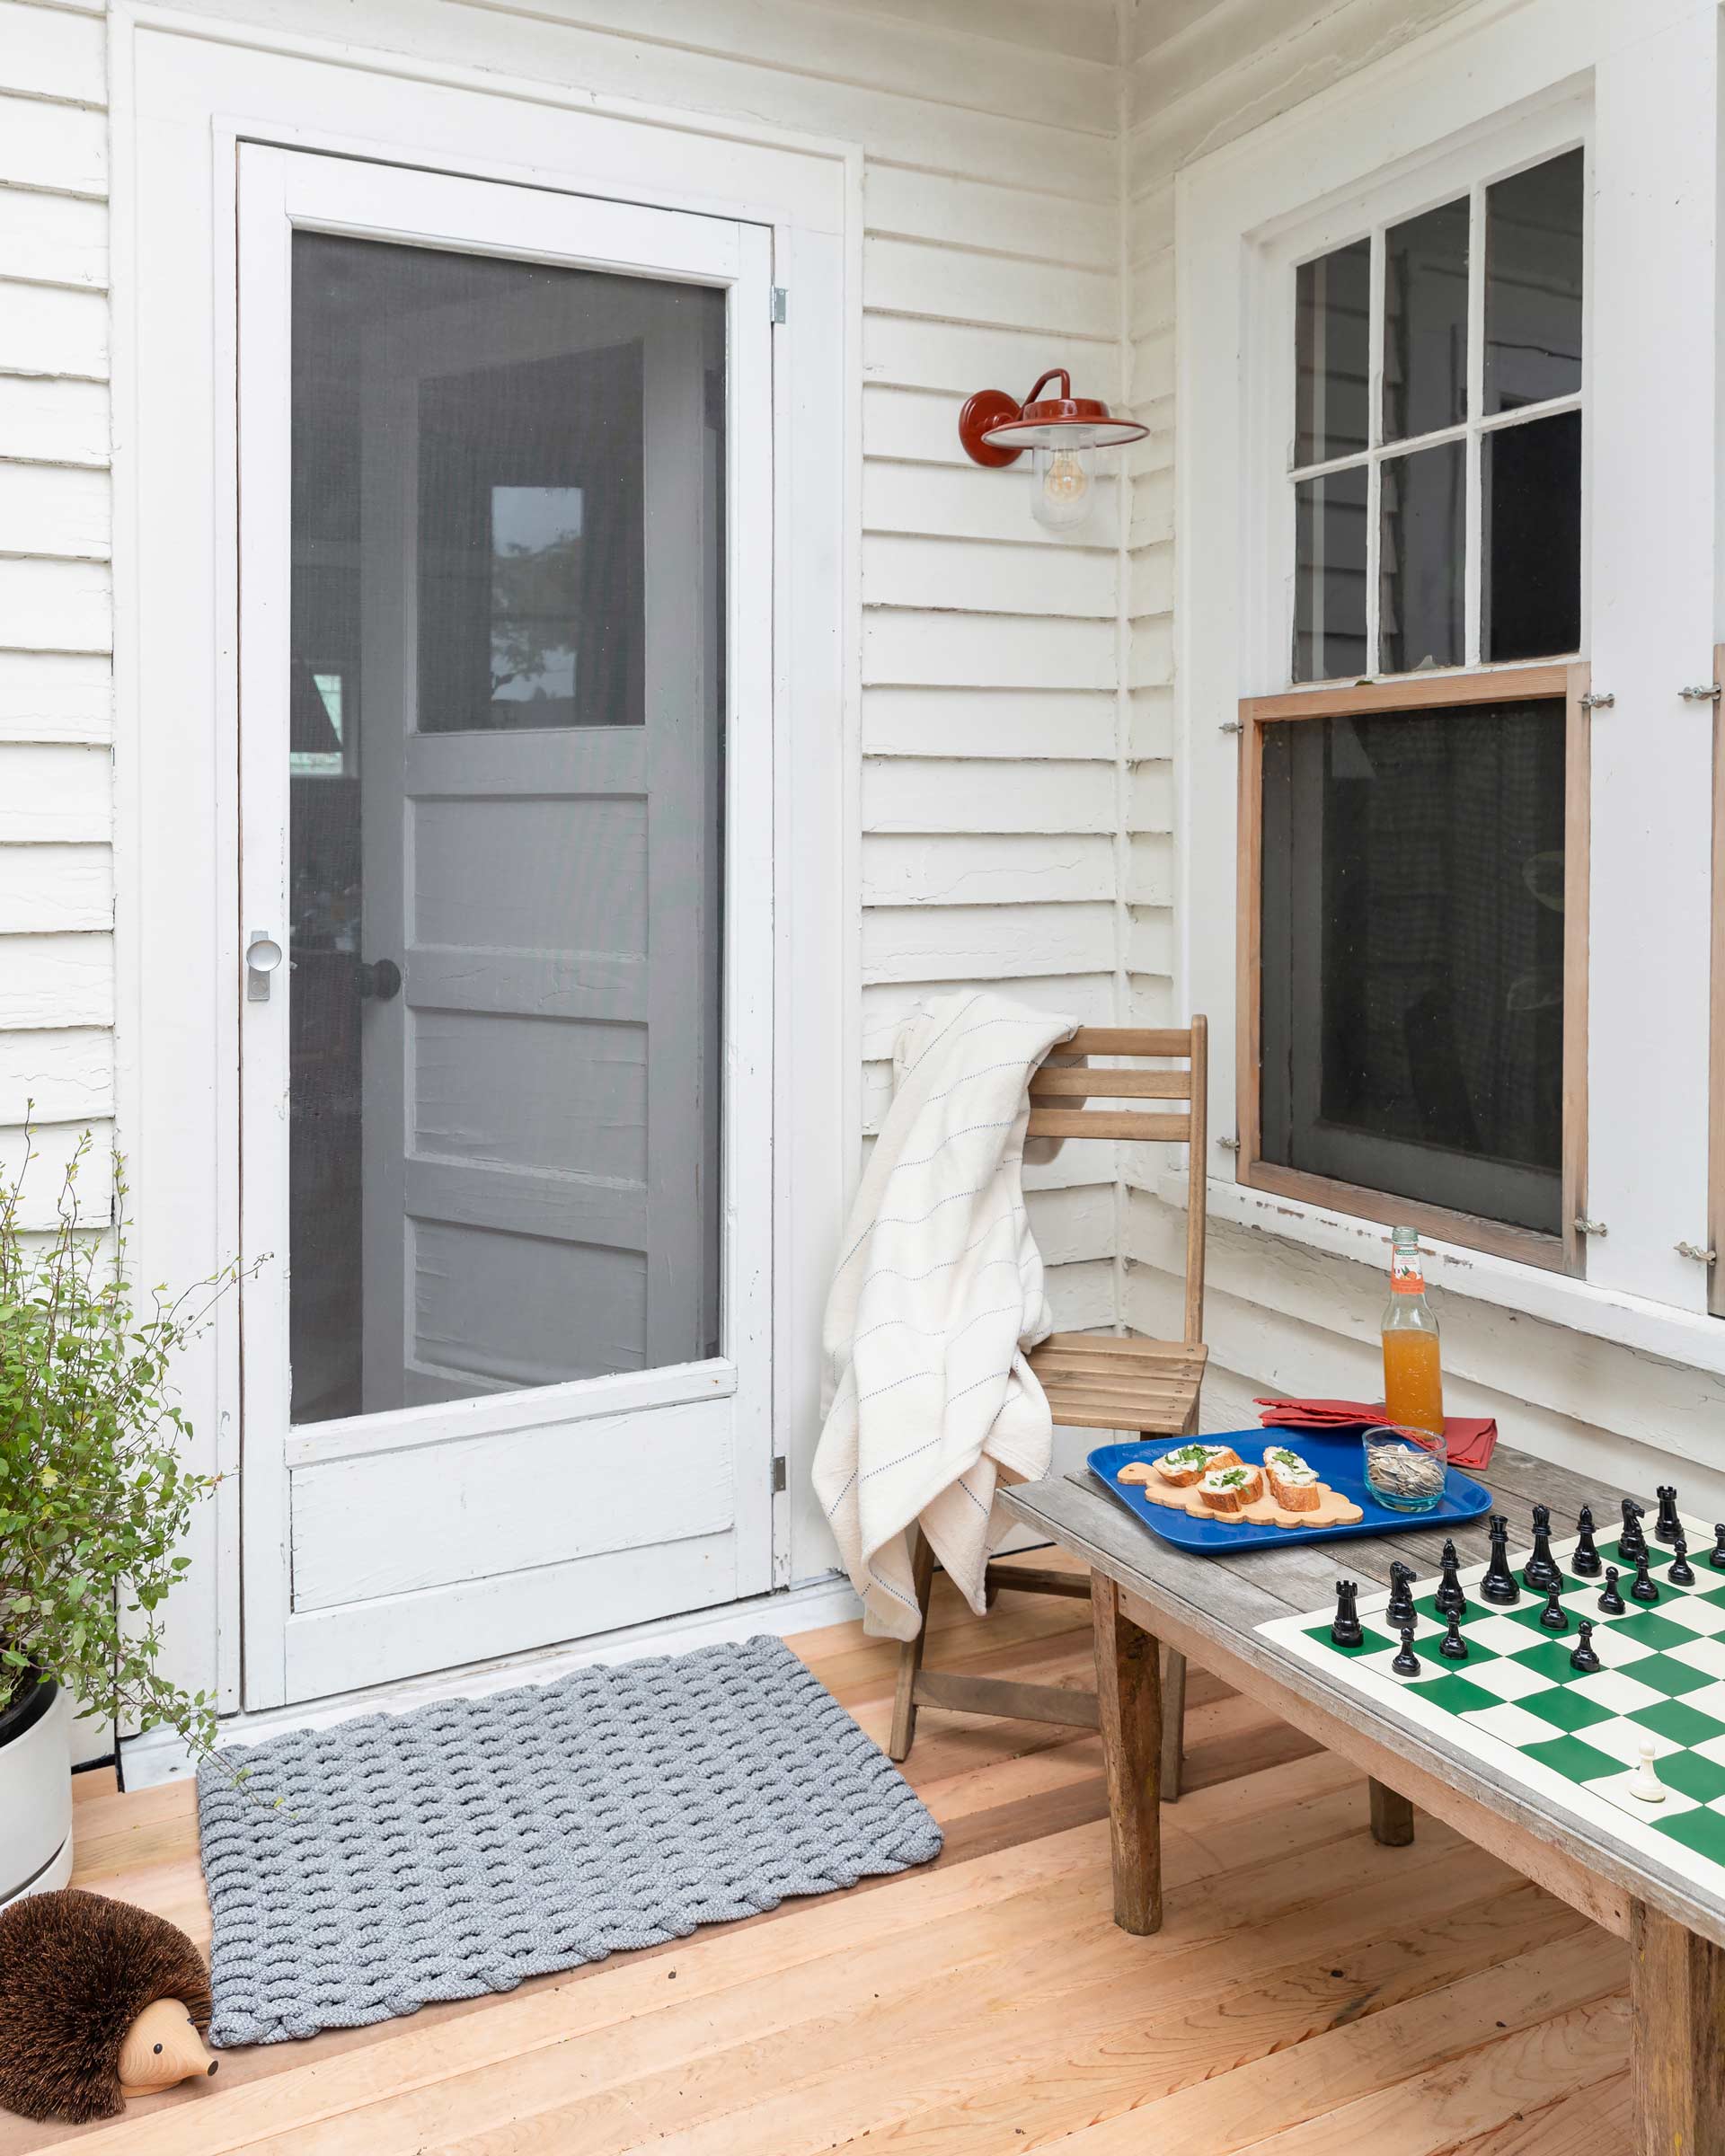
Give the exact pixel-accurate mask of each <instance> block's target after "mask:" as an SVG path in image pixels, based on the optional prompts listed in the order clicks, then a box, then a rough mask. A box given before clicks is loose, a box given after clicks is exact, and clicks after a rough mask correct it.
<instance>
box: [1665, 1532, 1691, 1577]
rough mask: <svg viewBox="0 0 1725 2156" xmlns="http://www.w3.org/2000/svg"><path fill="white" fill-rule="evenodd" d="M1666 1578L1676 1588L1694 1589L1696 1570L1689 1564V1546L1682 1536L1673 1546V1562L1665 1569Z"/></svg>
mask: <svg viewBox="0 0 1725 2156" xmlns="http://www.w3.org/2000/svg"><path fill="white" fill-rule="evenodd" d="M1665 1577H1667V1578H1668V1580H1669V1581H1670V1582H1671V1585H1672V1586H1674V1587H1693V1586H1694V1584H1695V1568H1694V1566H1693V1565H1692V1564H1691V1563H1690V1562H1689V1545H1688V1543H1687V1542H1685V1541H1684V1539H1683V1537H1682V1536H1681V1535H1679V1536H1678V1537H1677V1539H1676V1542H1674V1543H1673V1544H1672V1548H1671V1562H1670V1563H1669V1564H1668V1566H1667V1567H1666V1568H1665Z"/></svg>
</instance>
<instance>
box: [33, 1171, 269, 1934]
mask: <svg viewBox="0 0 1725 2156" xmlns="http://www.w3.org/2000/svg"><path fill="white" fill-rule="evenodd" d="M90 1150H91V1147H90V1140H89V1136H88V1135H87V1134H86V1135H85V1137H84V1140H83V1142H82V1143H81V1144H79V1145H78V1147H77V1148H76V1150H75V1153H74V1155H73V1158H72V1161H71V1162H70V1163H69V1165H68V1167H67V1169H66V1176H65V1180H64V1182H63V1184H62V1186H61V1188H60V1191H59V1194H58V1201H57V1206H56V1210H55V1217H54V1220H53V1222H52V1223H51V1224H49V1225H48V1226H47V1227H45V1228H42V1229H39V1230H37V1231H34V1232H31V1231H29V1230H27V1229H26V1226H25V1224H24V1221H25V1215H24V1211H23V1189H24V1181H25V1178H26V1176H27V1175H28V1172H29V1168H30V1163H31V1161H32V1160H33V1159H34V1158H35V1157H36V1156H35V1153H34V1152H33V1150H32V1148H31V1143H30V1133H29V1131H28V1130H26V1134H25V1156H24V1165H23V1167H22V1169H21V1170H20V1171H19V1173H18V1175H17V1177H16V1178H15V1179H14V1180H13V1181H12V1183H11V1184H10V1185H9V1186H0V1905H3V1904H4V1903H5V1902H7V1901H8V1900H10V1899H12V1898H13V1896H14V1895H19V1894H21V1893H25V1892H39V1891H41V1890H43V1889H45V1888H48V1887H50V1886H63V1885H64V1884H65V1882H66V1878H67V1876H68V1875H69V1873H70V1870H71V1865H72V1804H71V1776H70V1759H69V1753H68V1745H69V1740H70V1725H71V1715H72V1707H73V1702H74V1701H76V1702H77V1703H78V1705H79V1707H80V1708H81V1709H82V1710H83V1711H84V1712H86V1713H90V1714H93V1715H96V1716H99V1717H101V1718H102V1719H112V1720H115V1721H119V1720H127V1721H130V1722H133V1723H135V1724H136V1725H137V1727H140V1728H144V1727H150V1726H151V1725H153V1724H156V1723H166V1724H168V1725H170V1726H171V1727H173V1728H174V1729H175V1730H177V1731H178V1732H179V1734H180V1736H181V1737H182V1738H183V1739H184V1740H185V1742H186V1743H187V1744H188V1745H190V1747H191V1749H192V1750H193V1751H194V1752H196V1753H200V1754H208V1752H209V1750H210V1748H211V1746H212V1745H213V1742H214V1738H215V1733H216V1710H215V1701H214V1700H213V1699H212V1697H211V1696H210V1695H209V1694H208V1692H187V1691H186V1690H184V1689H183V1688H182V1687H181V1686H180V1685H178V1684H176V1683H173V1681H172V1680H171V1679H170V1678H168V1677H167V1676H165V1675H164V1674H163V1673H162V1672H161V1671H160V1670H159V1669H158V1668H157V1666H156V1660H157V1656H158V1653H159V1651H160V1648H161V1644H162V1625H161V1612H162V1608H163V1604H164V1602H165V1601H166V1598H167V1595H168V1593H169V1590H170V1589H171V1588H172V1587H173V1584H174V1582H175V1581H176V1579H178V1578H179V1577H180V1576H181V1574H182V1573H183V1572H184V1571H185V1570H186V1569H187V1567H188V1563H189V1560H187V1559H186V1558H185V1557H183V1556H182V1555H181V1554H180V1544H181V1540H182V1538H183V1536H184V1533H185V1530H186V1527H187V1525H188V1524H189V1522H190V1518H191V1515H192V1513H193V1511H194V1509H195V1508H196V1507H197V1506H198V1505H199V1503H201V1501H202V1500H203V1498H205V1497H206V1496H207V1495H208V1492H209V1490H210V1489H212V1488H213V1487H214V1484H215V1480H216V1478H214V1477H212V1476H208V1475H199V1474H193V1473H191V1472H190V1471H188V1470H187V1468H186V1467H185V1465H184V1458H185V1454H186V1450H187V1448H188V1441H189V1440H190V1436H191V1431H190V1426H189V1425H188V1423H187V1421H186V1419H185V1417H184V1416H183V1414H182V1413H181V1410H180V1408H179V1406H178V1405H177V1403H176V1400H175V1396H174V1392H173V1383H172V1375H171V1371H172V1365H173V1362H174V1359H175V1357H176V1356H178V1354H179V1352H180V1350H181V1348H182V1347H184V1346H185V1345H186V1343H187V1342H188V1341H189V1340H190V1339H192V1338H194V1337H195V1336H196V1334H197V1333H198V1332H199V1330H200V1329H201V1328H202V1326H203V1325H204V1323H205V1322H206V1321H207V1320H208V1315H209V1312H210V1309H211V1306H212V1305H213V1303H214V1302H215V1301H216V1300H217V1298H218V1297H219V1296H220V1295H221V1294H223V1293H224V1292H225V1290H226V1288H227V1287H229V1286H232V1285H233V1284H234V1280H235V1279H236V1278H237V1277H238V1272H237V1268H234V1267H233V1266H229V1267H227V1268H224V1270H223V1271H221V1272H220V1273H217V1274H216V1275H214V1276H213V1277H211V1278H209V1279H208V1280H204V1281H201V1282H199V1284H198V1285H197V1286H194V1287H192V1288H190V1289H189V1290H187V1291H186V1292H185V1293H184V1294H180V1295H178V1296H175V1297H170V1296H169V1295H168V1294H166V1292H165V1291H164V1290H162V1289H155V1290H154V1291H148V1292H144V1293H140V1292H139V1291H138V1290H137V1288H136V1287H135V1286H134V1284H133V1282H132V1280H131V1279H130V1277H129V1275H128V1268H127V1250H126V1238H125V1231H124V1225H123V1223H124V1214H125V1206H124V1197H125V1184H124V1178H123V1175H122V1174H121V1171H120V1167H119V1162H118V1161H116V1162H115V1186H116V1190H117V1193H118V1196H117V1198H116V1202H115V1205H114V1206H113V1208H112V1212H113V1215H114V1218H115V1219H116V1221H118V1222H119V1223H120V1225H119V1226H115V1227H111V1226H110V1223H109V1219H108V1217H107V1215H108V1213H109V1208H108V1207H107V1206H103V1207H102V1215H103V1216H102V1219H101V1221H100V1223H99V1224H91V1223H89V1222H86V1221H84V1220H83V1219H81V1217H80V1215H79V1209H78V1199H77V1179H78V1173H79V1171H80V1169H81V1168H82V1167H83V1166H84V1163H85V1162H86V1161H87V1159H88V1157H89V1154H90Z"/></svg>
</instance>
